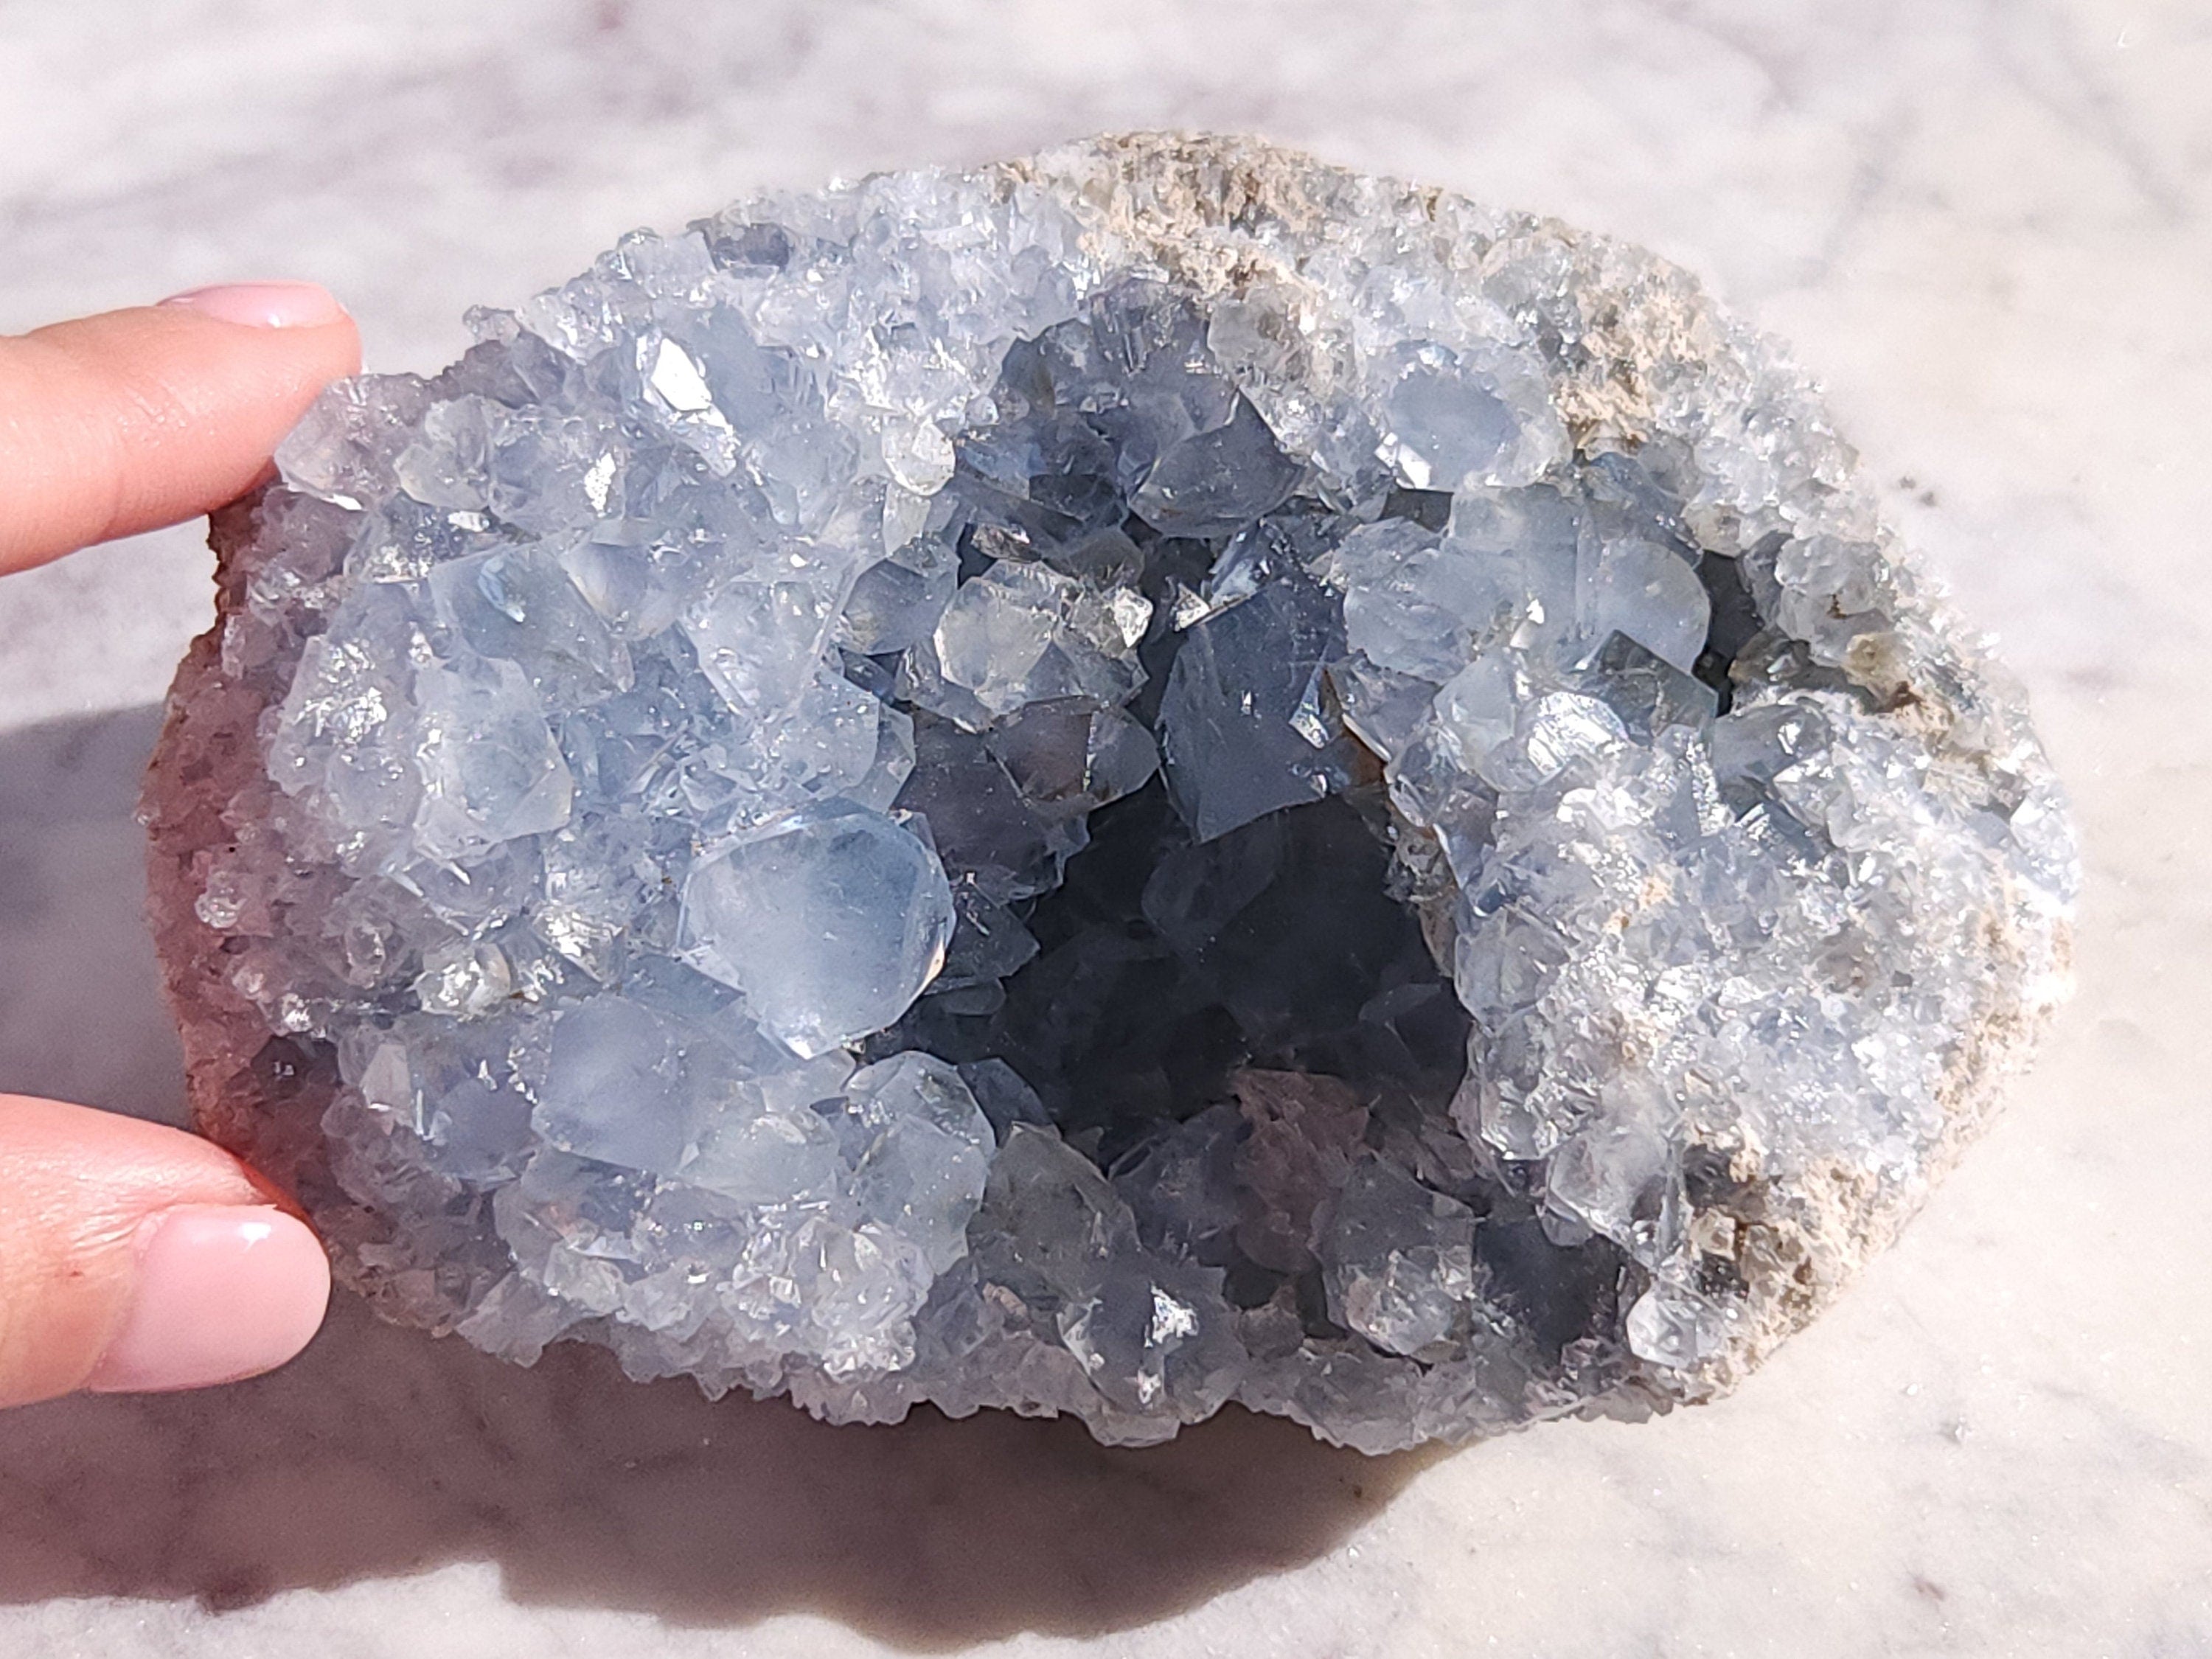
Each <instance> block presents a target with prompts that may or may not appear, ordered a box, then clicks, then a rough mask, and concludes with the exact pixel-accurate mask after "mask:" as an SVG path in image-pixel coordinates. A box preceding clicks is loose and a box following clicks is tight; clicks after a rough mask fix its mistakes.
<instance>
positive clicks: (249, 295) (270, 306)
mask: <svg viewBox="0 0 2212 1659" xmlns="http://www.w3.org/2000/svg"><path fill="white" fill-rule="evenodd" d="M161 303H162V304H163V305H165V306H176V307H179V308H181V309H183V310H185V311H197V312H198V313H200V314H201V315H202V316H204V317H213V318H215V319H217V320H218V321H220V322H225V323H248V324H251V325H252V326H253V327H255V328H320V327H322V326H323V325H324V324H325V323H335V322H337V321H338V320H339V319H341V318H343V316H344V315H345V307H343V306H341V305H340V304H339V303H338V302H337V301H336V300H334V299H332V298H331V291H330V290H329V289H326V288H321V287H319V286H318V285H316V284H315V283H218V284H216V286H215V287H213V288H194V289H185V291H184V292H183V293H182V294H173V295H170V296H169V297H168V298H167V299H166V300H164V301H161Z"/></svg>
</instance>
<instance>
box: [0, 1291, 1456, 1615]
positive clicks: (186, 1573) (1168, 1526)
mask: <svg viewBox="0 0 2212 1659" xmlns="http://www.w3.org/2000/svg"><path fill="white" fill-rule="evenodd" d="M1426 1461H1428V1459H1427V1458H1426V1457H1425V1456H1423V1455H1402V1456H1399V1457H1393V1458H1383V1459H1370V1458H1365V1457H1362V1456H1360V1455H1358V1454H1357V1453H1354V1452H1346V1451H1340V1450H1335V1449H1330V1448H1328V1447H1324V1446H1322V1445H1320V1444H1319V1443H1316V1441H1314V1440H1313V1439H1312V1438H1311V1437H1310V1436H1309V1435H1308V1434H1307V1433H1306V1431H1304V1430H1303V1429H1300V1428H1298V1427H1297V1426H1295V1425H1291V1424H1289V1423H1286V1422H1283V1421H1281V1420H1280V1419H1273V1418H1262V1417H1256V1416H1253V1415H1251V1414H1249V1413H1244V1412H1242V1411H1236V1410H1231V1411H1229V1412H1225V1413H1223V1414H1221V1415H1220V1416H1219V1417H1217V1418H1215V1419H1212V1421H1210V1422H1207V1423H1205V1424H1202V1425H1199V1426H1198V1427H1196V1428H1194V1429H1192V1430H1188V1431H1185V1433H1184V1434H1183V1435H1182V1437H1180V1438H1179V1439H1177V1440H1176V1441H1174V1442H1172V1443H1170V1444H1168V1445H1165V1446H1159V1447H1152V1448H1148V1449H1144V1450H1139V1451H1129V1450H1111V1449H1106V1448H1103V1447H1101V1446H1099V1445H1097V1443H1094V1442H1093V1441H1092V1440H1091V1437H1090V1436H1089V1434H1088V1433H1087V1432H1086V1431H1085V1430H1084V1428H1083V1427H1082V1425H1080V1424H1079V1423H1075V1422H1073V1421H1070V1420H1058V1421H1048V1422H1038V1421H1031V1420H1028V1419H1020V1418H1016V1417H1012V1416H1010V1415H1008V1414H1006V1413H999V1412H983V1413H978V1414H977V1415H976V1416H975V1417H973V1418H970V1419H967V1420H965V1421H963V1422H957V1423H956V1422H951V1421H949V1420H947V1419H945V1418H943V1417H941V1416H939V1415H938V1414H937V1413H934V1412H932V1411H921V1412H917V1413H915V1415H914V1416H913V1417H912V1418H910V1419H908V1421H907V1422H905V1423H903V1424H901V1425H897V1426H895V1427H878V1428H832V1427H829V1426H827V1425H823V1424H820V1423H817V1422H815V1421H814V1420H813V1419H811V1418H809V1417H806V1416H805V1414H803V1413H800V1412H799V1411H797V1410H796V1409H794V1408H793V1407H790V1406H788V1405H787V1404H784V1403H782V1402H781V1401H767V1402H760V1401H751V1400H748V1399H743V1398H732V1399H727V1400H724V1401H720V1402H714V1403H710V1402H709V1401H707V1400H705V1399H704V1398H702V1396H701V1395H700V1394H699V1392H698V1390H697V1389H696V1388H694V1387H693V1386H692V1385H691V1383H689V1382H688V1381H685V1380H682V1379H676V1380H671V1381H669V1382H664V1383H650V1384H637V1383H630V1382H629V1381H627V1380H626V1379H624V1378H623V1376H622V1375H621V1373H620V1371H619V1370H617V1368H616V1367H615V1365H614V1364H613V1363H612V1361H611V1358H610V1357H609V1356H608V1355H607V1354H606V1353H605V1352H603V1351H601V1350H599V1349H595V1348H586V1347H583V1346H575V1345H561V1346H556V1347H554V1348H553V1349H551V1350H550V1351H549V1352H547V1354H546V1356H545V1358H544V1359H543V1360H542V1361H541V1362H540V1363H539V1364H538V1365H537V1366H536V1367H535V1368H534V1369H532V1370H521V1369H520V1368H518V1367H514V1366H511V1365H507V1364H502V1363H501V1362H499V1361H496V1360H493V1359H489V1358H485V1357H484V1356H483V1355H481V1354H479V1353H477V1352H475V1351H474V1350H473V1349H471V1348H468V1347H466V1346H464V1345H463V1344H462V1343H461V1342H460V1341H459V1340H458V1339H456V1338H451V1337H447V1338H444V1339H439V1340H433V1339H430V1338H428V1337H425V1336H423V1335H421V1334H417V1333H413V1332H408V1331H402V1330H398V1329H395V1328H390V1327H387V1326H385V1325H383V1324H382V1323H380V1322H379V1321H377V1320H376V1319H375V1318H374V1317H373V1316H371V1315H369V1314H368V1312H367V1311H366V1310H365V1309H364V1308H363V1307H362V1305H361V1304H358V1303H356V1302H355V1301H354V1300H353V1299H352V1298H350V1297H347V1298H343V1299H342V1300H341V1302H340V1304H339V1305H337V1307H336V1308H334V1309H333V1310H332V1315H331V1320H330V1322H329V1323H328V1324H327V1325H326V1327H325V1329H324V1331H323V1333H322V1334H321V1335H320V1336H319V1337H318V1338H317V1340H315V1342H314V1343H313V1345H312V1346H310V1347H309V1349H308V1351H307V1353H306V1354H304V1355H303V1356H301V1358H299V1359H298V1360H295V1362H294V1363H293V1364H291V1365H289V1366H288V1367H287V1368H285V1369H284V1370H282V1371H279V1372H277V1373H276V1374H275V1375H273V1376H267V1377H262V1378H258V1379H256V1380H254V1381H252V1382H250V1383H240V1384H236V1385H234V1386H233V1387H230V1388H228V1389H218V1390H216V1391H214V1392H211V1393H208V1394H204V1395H167V1396H149V1397H142V1398H136V1399H129V1398H106V1399H95V1398H88V1397H79V1398H76V1399H71V1400H65V1401H54V1402H52V1403H50V1404H47V1405H44V1406H33V1407H25V1408H23V1409H21V1410H18V1411H15V1412H13V1413H7V1414H5V1415H4V1416H0V1601H10V1602H35V1601H46V1600H49V1599H52V1598H54V1597H58V1596H124V1597H131V1598H138V1599H151V1600H173V1599H184V1598H190V1599H193V1600H196V1601H199V1602H201V1603H202V1604H204V1605H205V1606H208V1607H213V1608H216V1609H222V1608H228V1607H240V1606H247V1605H251V1604H253V1603H256V1602H258V1601H263V1600H265V1599H266V1598H268V1597H270V1596H273V1595H280V1594H282V1593H283V1592H284V1591H287V1590H293V1589H329V1588H333V1587H336V1586H339V1585H343V1584H348V1583H354V1582H356V1581H358V1580H362V1579H370V1578H389V1577H398V1576H403V1575H407V1574H412V1573H417V1572H422V1571H428V1570H431V1569H434V1568H436V1567H439V1566H442V1565H447V1564H449V1563H453V1562H457V1561H491V1562H495V1563H496V1564H497V1565H498V1566H499V1567H500V1569H501V1572H502V1575H503V1577H504V1581H505V1584H506V1587H507V1594H508V1595H510V1596H512V1597H513V1599H515V1600H516V1601H521V1602H545V1603H553V1604H558V1605H562V1606H570V1607H612V1608H620V1609H628V1610H635V1611H641V1612H647V1613H655V1614H658V1615H659V1616H661V1617H662V1618H664V1619H666V1620H670V1621H671V1622H674V1623H678V1624H684V1625H713V1626H730V1625H742V1624H750V1623H752V1622H754V1621H755V1620H761V1619H765V1618H768V1617H770V1616H772V1615H775V1614H778V1613H814V1614H818V1615H821V1616H823V1617H827V1618H830V1619H835V1620H839V1621H840V1622H842V1623H844V1624H846V1625H848V1626H853V1627H854V1628H855V1629H858V1630H861V1631H865V1632H867V1633H869V1634H871V1635H872V1636H874V1637H877V1638H879V1639H882V1640H885V1641H888V1642H891V1643H894V1644H898V1645H901V1646H905V1647H909V1648H917V1649H944V1648H951V1647H956V1646H959V1645H963V1644H966V1643H969V1642H973V1641H979V1640H986V1639H989V1638H997V1637H1003V1636H1007V1635H1011V1634H1012V1633H1014V1632H1020V1631H1037V1632H1047V1633H1050V1634H1056V1635H1070V1636H1073V1635H1089V1634H1098V1633H1102V1632H1111V1631H1116V1630H1123V1629H1127V1628H1128V1627H1130V1626H1135V1625H1139V1624H1144V1623H1147V1622H1150V1621H1151V1620H1156V1619H1160V1618H1164V1617H1165V1616H1167V1615H1169V1614H1171V1613H1176V1612H1177V1611H1179V1610H1181V1609H1183V1608H1186V1607H1191V1606H1194V1605H1195V1604H1197V1603H1199V1602H1200V1601H1205V1600H1206V1599H1208V1598H1210V1597H1211V1596H1212V1595H1216V1594H1218V1593H1219V1592H1221V1591H1223V1590H1225V1589H1230V1588H1232V1587H1234V1586H1236V1585H1237V1584H1241V1583H1245V1582H1247V1581H1249V1579H1251V1578H1253V1577H1258V1576H1260V1575H1262V1574H1267V1573H1271V1572H1276V1571H1283V1570H1285V1569H1287V1568H1291V1567H1293V1566H1296V1565H1299V1564H1301V1563H1303V1562H1305V1561H1308V1560H1310V1559H1314V1558H1316V1557H1317V1556H1319V1555H1321V1554H1322V1553H1326V1552H1327V1551H1328V1550H1329V1549H1330V1548H1332V1547H1334V1545H1335V1544H1336V1543H1337V1542H1338V1541H1340V1539H1341V1538H1342V1537H1343V1536H1344V1535H1345V1534H1346V1532H1348V1531H1349V1530H1350V1529H1351V1528H1352V1527H1354V1526H1356V1525H1358V1523H1359V1522H1362V1521H1363V1520H1364V1519H1365V1518H1366V1517H1368V1516H1370V1515H1372V1514H1373V1513H1374V1512H1375V1511H1376V1510H1378V1509H1379V1508H1380V1507H1381V1506H1382V1505H1383V1504H1384V1503H1385V1502H1387V1501H1388V1500H1389V1498H1390V1497H1391V1496H1392V1495H1393V1494H1394V1493H1395V1492H1396V1491H1397V1490H1398V1489H1399V1488H1400V1487H1401V1486H1402V1485H1403V1484H1404V1483H1405V1481H1406V1480H1407V1479H1408V1478H1409V1477H1410V1476H1411V1475H1412V1474H1413V1473H1414V1472H1415V1471H1416V1470H1417V1469H1418V1468H1420V1467H1422V1466H1423V1464H1424V1463H1425V1462H1426Z"/></svg>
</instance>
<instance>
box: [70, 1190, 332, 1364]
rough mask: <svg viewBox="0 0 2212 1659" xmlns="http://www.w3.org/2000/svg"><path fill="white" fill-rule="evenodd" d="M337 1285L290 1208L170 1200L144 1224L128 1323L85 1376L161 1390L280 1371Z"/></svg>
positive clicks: (125, 1321) (303, 1343) (315, 1241)
mask: <svg viewBox="0 0 2212 1659" xmlns="http://www.w3.org/2000/svg"><path fill="white" fill-rule="evenodd" d="M330 1293H331V1273H330V1262H329V1260H328V1258H327V1257H326V1256H325V1255H324V1253H323V1247H322V1244H321V1243H320V1241H319V1240H318V1239H317V1238H316V1237H315V1235H314V1234H313V1231H310V1230H309V1229H308V1227H307V1225H306V1223H304V1222H302V1221H301V1220H300V1219H299V1218H296V1217H295V1216H293V1215H290V1214H289V1213H287V1212H285V1211H283V1210H280V1209H277V1208H276V1207H274V1206H228V1205H222V1206H217V1205H187V1206H179V1207H178V1208H176V1209H172V1210H168V1211H165V1212H161V1214H158V1215H155V1216H153V1217H150V1218H149V1219H148V1221H147V1222H146V1224H145V1225H144V1226H143V1228H142V1229H141V1232H140V1237H139V1240H138V1243H137V1269H136V1273H135V1277H134V1279H133V1283H132V1286H131V1297H130V1301H129V1304H128V1307H127V1309H126V1311H125V1315H124V1317H123V1322H122V1324H121V1326H120V1328H118V1330H117V1332H116V1334H115V1335H114V1337H113V1338H112V1340H110V1342H109V1343H108V1345H107V1347H106V1350H105V1351H104V1352H102V1354H101V1355H100V1359H99V1361H98V1363H97V1364H94V1366H93V1368H92V1371H91V1374H90V1375H89V1376H87V1377H86V1379H85V1384H84V1386H85V1387H86V1388H87V1389H89V1390H90V1391H92V1392H93V1393H95V1394H149V1393H165V1392H170V1391H173V1390H176V1389H198V1388H206V1387H210V1386H211V1385H213V1384H216V1383H234V1382H237V1381H239V1380H240V1379H241V1378H244V1377H248V1376H258V1375H259V1374H260V1373H262V1372H264V1371H268V1370H275V1369H276V1367H277V1366H279V1365H282V1364H284V1363H285V1362H286V1361H287V1360H289V1359H290V1358H293V1357H294V1356H295V1354H297V1353H298V1352H300V1350H301V1349H302V1348H304V1347H306V1346H307V1343H308V1341H309V1340H311V1339H312V1338H313V1336H314V1334H315V1332H316V1331H317V1330H318V1329H319V1328H320V1327H321V1325H322V1322H323V1315H324V1313H325V1310H326V1309H327V1308H328V1306H329V1304H330Z"/></svg>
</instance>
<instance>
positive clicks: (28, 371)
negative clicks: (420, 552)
mask: <svg viewBox="0 0 2212 1659" xmlns="http://www.w3.org/2000/svg"><path fill="white" fill-rule="evenodd" d="M360 366H361V340H360V336H359V335H358V334H357V333H356V331H355V328H354V325H353V320H352V319H350V318H349V317H348V316H347V315H346V314H345V313H344V312H343V310H341V309H340V308H339V307H338V303H337V301H335V300H333V299H332V298H331V296H330V295H328V294H326V293H325V292H324V291H323V290H322V289H319V288H317V287H315V286H314V285H313V283H245V284H239V285H234V286H231V287H226V288H213V289H195V290H194V291H193V292H191V293H190V294H182V295H178V296H177V297H176V298H175V299H173V300H168V301H163V302H162V303H161V304H160V305H158V306H142V307H137V308H135V309H132V310H129V311H111V312H106V313H103V314H101V315H100V316H97V317H85V318H81V319H78V320H76V321H75V322H68V323H57V324H55V325H53V326H52V327H51V328H42V329H39V330H37V331H34V332H33V333H29V334H24V335H19V336H15V337H0V571H7V570H17V569H21V568H24V567H25V566H27V565H33V564H40V563H43V562H45V561H46V560H48V559H52V558H54V557H57V556H59V555H61V554H64V553H67V552H70V551H71V550H74V549H76V548H80V547H85V546H88V545H90V544H92V543H94V542H100V541H106V540H108V539H110V538H113V537H116V536H129V535H133V534H136V533H137V532H139V531H142V530H152V529H155V528H156V527H157V526H161V525H165V524H175V523H177V522H178V521H179V520H184V519H190V518H194V517H197V515H198V514H200V513H205V512H207V511H209V510H210V508H213V507H220V506H222V504H223V503H224V502H225V501H234V500H235V499H236V498H237V497H238V496H240V495H243V494H245V493H246V490H248V489H251V488H252V486H253V484H254V483H255V482H256V481H257V480H258V478H259V477H261V475H262V473H263V472H264V471H265V470H266V468H267V466H268V465H269V457H270V454H271V453H273V452H274V451H275V449H276V444H277V441H278V440H279V439H281V438H283V435H285V433H287V432H288V431H289V430H290V429H291V428H292V425H293V423H294V422H296V421H297V420H298V419H299V418H300V416H301V414H302V413H303V412H304V411H305V410H306V409H307V405H308V404H310V403H311V402H313V399H314V397H315V394H316V393H317V392H319V391H321V390H322V389H323V387H324V386H327V385H328V384H329V383H330V382H331V380H336V379H337V378H338V377H339V376H340V375H343V374H352V373H354V372H355V371H356V369H358V368H360Z"/></svg>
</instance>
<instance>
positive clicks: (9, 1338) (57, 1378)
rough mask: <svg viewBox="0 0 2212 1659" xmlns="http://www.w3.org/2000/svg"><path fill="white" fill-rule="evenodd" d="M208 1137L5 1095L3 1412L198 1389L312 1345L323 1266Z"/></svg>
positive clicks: (0, 1323) (288, 1218) (325, 1276)
mask: <svg viewBox="0 0 2212 1659" xmlns="http://www.w3.org/2000/svg"><path fill="white" fill-rule="evenodd" d="M276 1196H277V1195H276V1194H274V1193H273V1191H272V1190H270V1188H266V1187H264V1186H263V1185H262V1184H260V1183H259V1181H258V1177H256V1176H253V1175H252V1173H251V1172H250V1171H248V1170H246V1167H245V1165H243V1164H240V1163H239V1161H238V1160H237V1159H236V1158H233V1157H231V1156H230V1154H229V1153H228V1152H223V1151H222V1149H221V1148H220V1147H217V1146H214V1145H213V1144H211V1143H210V1142H208V1141H205V1140H202V1139H199V1138H198V1137H197V1136H196V1135H190V1134H186V1133H183V1132H182V1131H181V1130H177V1129H170V1128H165V1127H162V1126H161V1125H160V1124H158V1123H144V1122H141V1121H138V1120H137V1119H136V1118H128V1117H118V1116H117V1115H114V1114H112V1113H109V1112H95V1111H93V1110H90V1109H88V1108H86V1107H82V1106H65V1105H63V1104H61V1103H59V1102H57V1101H52V1100H33V1099H30V1098H27V1097H24V1096H21V1095H0V1406H15V1405H21V1404H24V1403H26V1402H27V1401H33V1400H46V1399H51V1398H52V1397H53V1396H54V1395H63V1394H68V1393H70V1391H71V1390H73V1389H81V1388H89V1389H96V1390H99V1391H100V1392H104V1393H121V1392H135V1391H140V1390H155V1389H191V1388H199V1387H202V1386H204V1385H206V1384H208V1383H228V1382H232V1381H234V1380H236V1379H237V1378H239V1377H241V1376H252V1375H253V1374H255V1373H256V1372H258V1371H264V1370H270V1369H271V1368H272V1367H274V1366H277V1365H281V1364H283V1363H284V1361H286V1360H287V1359H289V1358H291V1357H292V1356H293V1355H294V1354H295V1353H297V1352H299V1351H300V1350H301V1348H302V1347H304V1346H307V1339H308V1338H310V1337H311V1336H313V1334H315V1328H316V1327H317V1326H318V1325H319V1324H320V1323H321V1322H322V1317H323V1310H324V1308H325V1304H327V1302H328V1300H329V1297H330V1265H329V1263H328V1261H325V1258H324V1255H323V1249H322V1246H321V1244H320V1243H318V1242H317V1241H316V1238H315V1236H314V1234H313V1233H312V1232H311V1231H308V1229H307V1225H306V1224H305V1223H304V1222H302V1221H301V1220H300V1219H298V1218H297V1217H295V1216H294V1215H291V1214H289V1213H288V1212H286V1211H285V1210H284V1209H283V1208H280V1207H278V1206H277V1205H276V1203H275V1202H272V1200H273V1199H275V1198H276Z"/></svg>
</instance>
